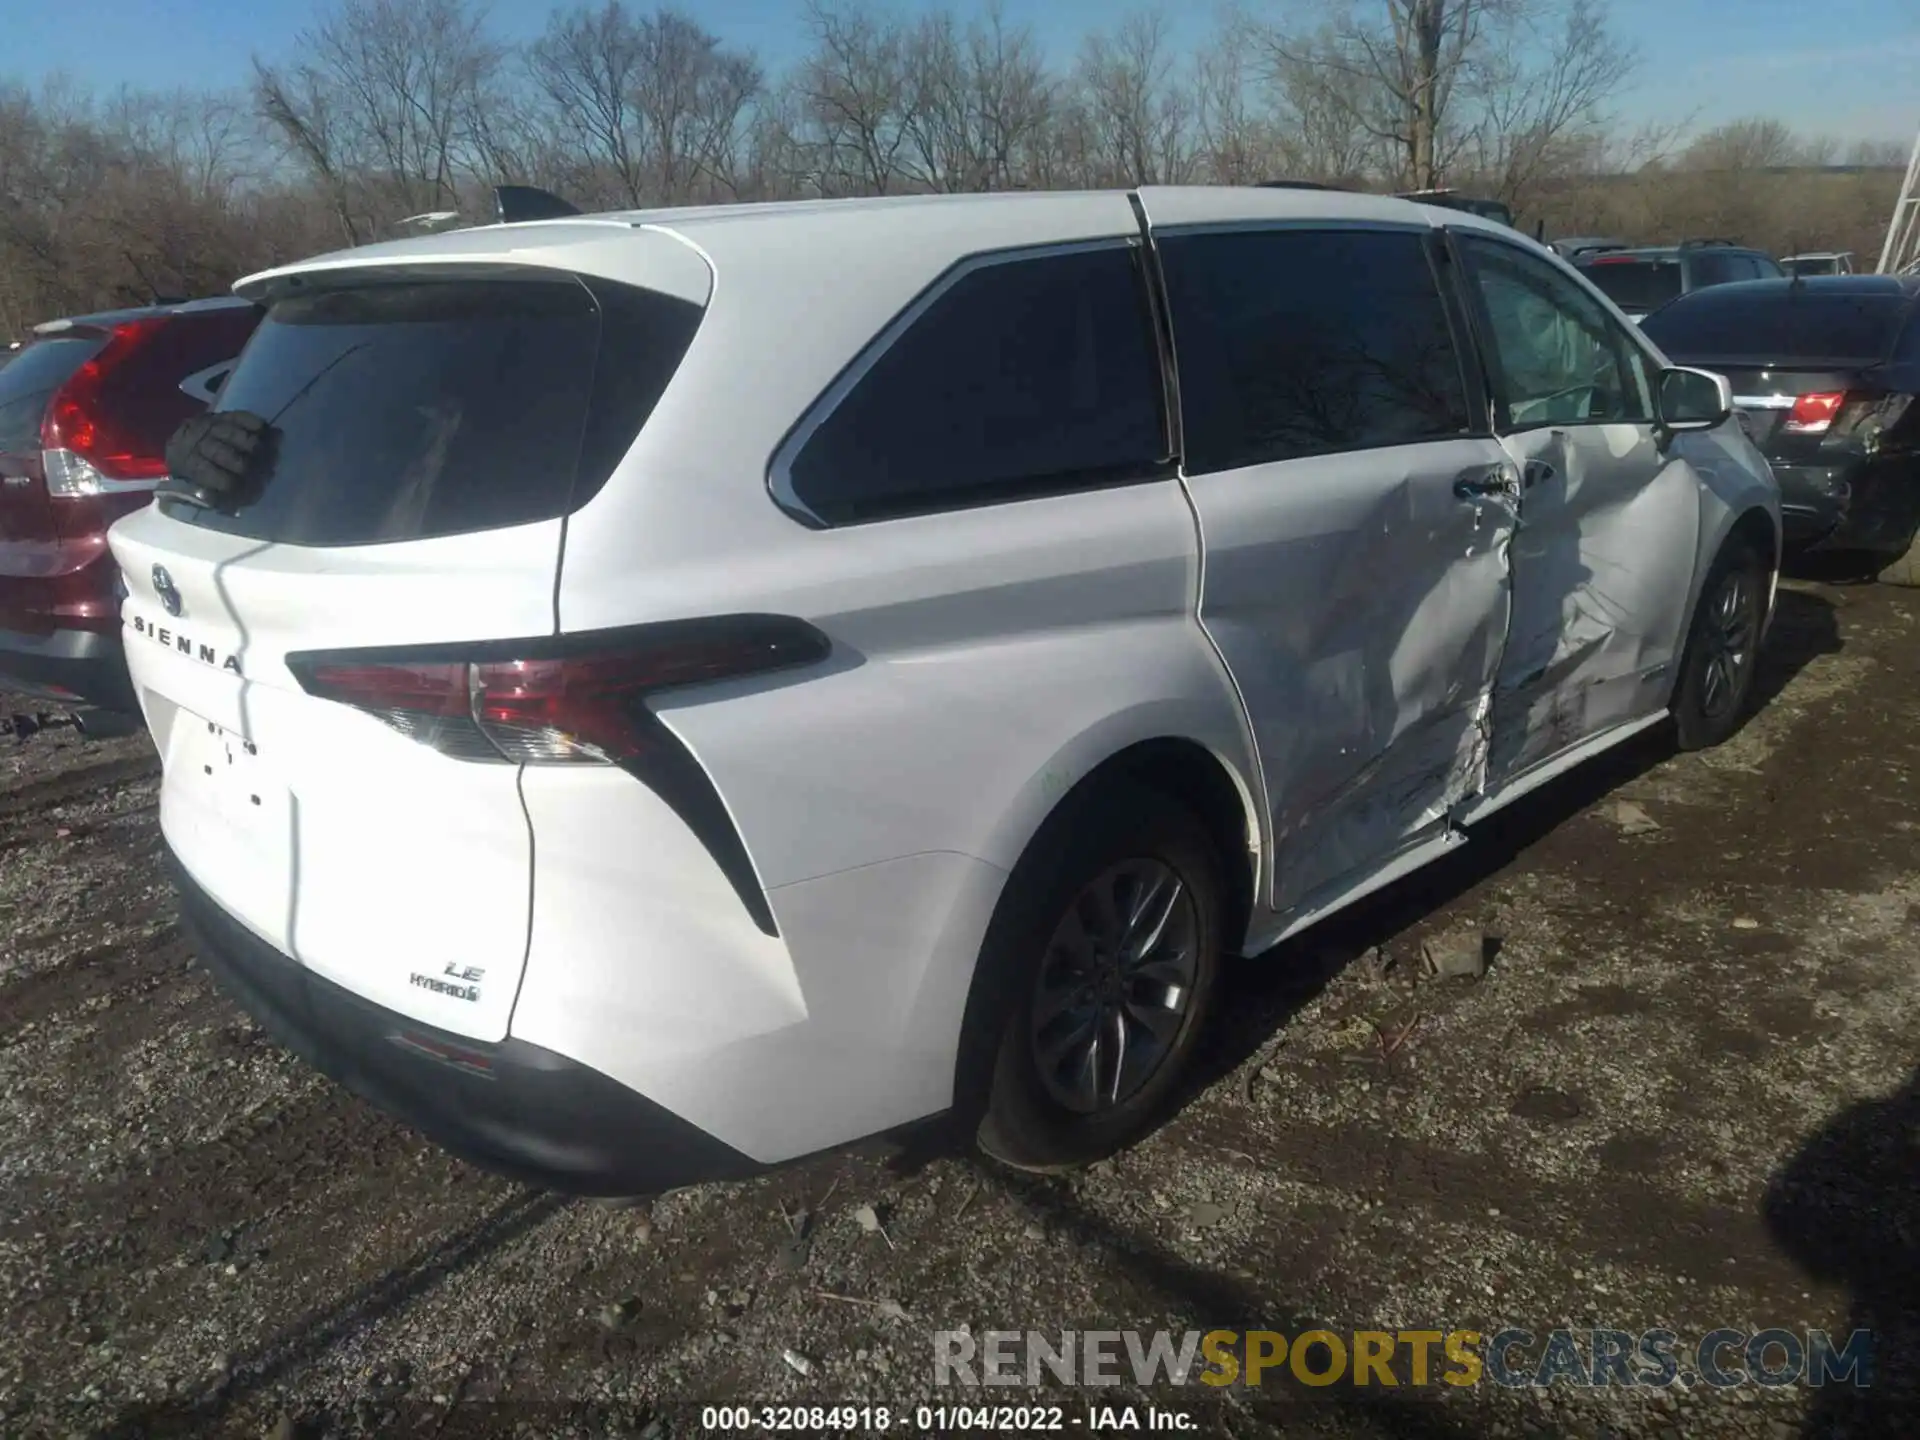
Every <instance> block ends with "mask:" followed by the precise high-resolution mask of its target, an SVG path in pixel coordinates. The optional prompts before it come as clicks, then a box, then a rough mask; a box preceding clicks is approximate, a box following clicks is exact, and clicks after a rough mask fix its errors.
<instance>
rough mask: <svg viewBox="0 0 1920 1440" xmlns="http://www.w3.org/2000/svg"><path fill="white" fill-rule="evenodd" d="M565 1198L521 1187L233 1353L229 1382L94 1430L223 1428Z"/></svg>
mask: <svg viewBox="0 0 1920 1440" xmlns="http://www.w3.org/2000/svg"><path fill="white" fill-rule="evenodd" d="M568 1203H569V1202H568V1200H567V1198H566V1197H565V1196H561V1195H549V1194H542V1193H540V1192H538V1191H520V1192H517V1193H515V1194H513V1195H509V1196H508V1197H507V1198H506V1199H504V1200H502V1201H500V1202H499V1203H498V1204H497V1205H495V1206H494V1207H493V1208H492V1209H491V1210H489V1211H488V1212H487V1213H486V1214H484V1215H481V1216H479V1217H477V1218H476V1219H475V1220H474V1221H473V1222H472V1223H470V1224H468V1225H466V1226H464V1227H462V1228H461V1229H459V1230H456V1231H454V1232H453V1233H452V1234H451V1235H448V1236H446V1237H444V1238H443V1239H441V1240H439V1241H437V1242H436V1243H435V1244H433V1245H431V1246H429V1247H427V1248H426V1249H424V1250H422V1251H419V1252H418V1253H416V1254H415V1255H414V1256H413V1258H412V1259H411V1260H409V1261H407V1262H405V1263H404V1264H401V1265H397V1266H395V1267H394V1268H393V1269H392V1270H390V1271H388V1272H387V1273H386V1274H385V1275H383V1276H382V1277H381V1278H380V1279H378V1280H375V1281H373V1282H371V1283H369V1284H367V1285H363V1286H361V1287H360V1288H359V1289H358V1290H355V1291H353V1292H352V1293H351V1294H349V1295H347V1296H345V1297H344V1298H343V1299H341V1300H340V1301H339V1302H337V1303H336V1304H334V1305H332V1306H330V1307H328V1308H327V1309H325V1310H321V1311H317V1312H316V1313H314V1314H312V1315H309V1316H307V1317H306V1318H305V1319H304V1320H301V1321H299V1322H298V1323H296V1324H294V1325H291V1326H289V1327H288V1328H287V1329H285V1330H283V1331H281V1332H280V1333H279V1334H278V1335H275V1336H273V1337H272V1338H270V1339H268V1340H267V1341H265V1342H264V1343H263V1344H260V1345H258V1346H255V1347H254V1348H253V1349H252V1350H251V1351H248V1352H243V1353H240V1354H237V1355H235V1356H234V1357H233V1361H232V1366H231V1368H230V1369H229V1371H228V1373H227V1375H226V1377H225V1380H224V1382H222V1383H220V1384H219V1385H218V1386H217V1388H215V1389H213V1390H211V1391H210V1392H209V1393H206V1394H204V1395H201V1396H199V1397H197V1398H183V1399H181V1400H178V1401H175V1402H173V1403H169V1404H159V1405H141V1406H137V1407H133V1408H130V1409H128V1410H126V1411H124V1412H123V1413H122V1414H121V1415H120V1416H119V1417H118V1418H117V1419H116V1420H114V1421H112V1422H110V1423H109V1424H108V1425H106V1426H105V1427H104V1428H102V1429H100V1430H97V1431H95V1432H93V1433H94V1435H95V1436H97V1437H98V1440H149V1437H168V1440H171V1437H175V1436H178V1437H183V1440H184V1437H188V1436H205V1435H210V1434H214V1433H216V1431H217V1429H218V1427H220V1426H221V1425H222V1423H223V1421H224V1420H225V1417H226V1416H227V1413H228V1411H230V1410H231V1409H232V1408H233V1407H234V1406H236V1405H238V1404H240V1403H241V1402H242V1401H244V1400H246V1399H247V1398H248V1397H249V1396H251V1395H253V1394H254V1393H256V1392H257V1391H260V1390H262V1389H264V1388H266V1387H267V1386H269V1385H271V1384H273V1383H274V1382H275V1381H276V1380H279V1379H281V1378H283V1377H284V1376H286V1375H287V1374H288V1373H289V1372H291V1371H293V1370H295V1369H298V1368H299V1367H300V1366H303V1365H306V1364H308V1363H310V1362H311V1361H313V1360H314V1359H316V1358H318V1357H319V1356H321V1355H323V1354H325V1353H326V1352H327V1351H328V1350H329V1349H331V1348H332V1347H333V1346H334V1345H335V1344H337V1343H338V1342H339V1341H340V1340H341V1339H343V1338H345V1337H346V1336H348V1335H352V1334H356V1333H360V1332H364V1331H365V1330H367V1329H369V1328H370V1327H372V1326H374V1325H376V1324H378V1323H379V1322H380V1321H381V1320H383V1319H384V1318H386V1317H387V1316H389V1315H392V1314H394V1313H395V1312H397V1311H399V1310H400V1309H401V1308H402V1307H403V1306H405V1305H407V1304H408V1303H410V1302H411V1301H413V1300H416V1299H418V1298H419V1297H420V1296H421V1295H423V1294H425V1293H426V1292H427V1291H429V1290H431V1289H433V1288H434V1287H435V1286H436V1285H438V1284H440V1283H441V1282H442V1281H443V1280H445V1279H447V1278H448V1277H449V1276H451V1275H456V1274H458V1273H459V1272H461V1271H462V1270H466V1269H468V1268H469V1267H471V1266H473V1265H475V1264H477V1263H479V1262H480V1261H482V1260H485V1259H486V1258H487V1257H488V1256H490V1255H492V1254H493V1253H494V1252H496V1251H498V1250H499V1249H500V1248H501V1247H503V1246H505V1245H507V1244H510V1243H511V1242H512V1241H514V1240H517V1239H519V1238H520V1237H521V1236H522V1235H525V1234H527V1233H528V1232H529V1231H532V1230H534V1229H535V1228H537V1227H538V1226H540V1225H541V1224H543V1223H545V1222H546V1221H547V1220H548V1219H549V1218H551V1217H552V1216H553V1215H556V1214H558V1213H559V1212H560V1211H561V1210H562V1209H564V1208H565V1207H566V1205H567V1204H568Z"/></svg>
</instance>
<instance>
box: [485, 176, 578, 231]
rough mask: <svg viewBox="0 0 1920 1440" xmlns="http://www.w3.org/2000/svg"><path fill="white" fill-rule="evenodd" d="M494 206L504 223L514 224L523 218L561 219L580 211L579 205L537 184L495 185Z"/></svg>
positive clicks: (501, 221)
mask: <svg viewBox="0 0 1920 1440" xmlns="http://www.w3.org/2000/svg"><path fill="white" fill-rule="evenodd" d="M493 208H494V211H495V212H496V213H497V214H498V215H499V216H500V223H501V224H502V225H514V224H517V223H519V222H520V221H522V220H559V219H561V218H563V217H564V216H567V215H578V214H579V213H580V207H579V206H578V205H575V204H572V203H571V202H569V201H566V200H562V199H561V198H560V197H559V196H558V195H555V194H554V193H553V192H552V191H550V190H542V189H540V188H539V187H538V186H536V185H496V186H494V187H493Z"/></svg>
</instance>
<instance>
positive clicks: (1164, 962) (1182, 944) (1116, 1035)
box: [1031, 860, 1200, 1115]
mask: <svg viewBox="0 0 1920 1440" xmlns="http://www.w3.org/2000/svg"><path fill="white" fill-rule="evenodd" d="M1199 945H1200V918H1199V911H1198V910H1197V908H1196V907H1195V904H1194V900H1193V895H1192V893H1191V891H1190V889H1189V887H1188V886H1187V885H1186V883H1185V882H1184V881H1183V880H1182V879H1181V878H1180V876H1179V874H1178V873H1177V872H1176V871H1175V870H1174V869H1173V868H1172V867H1171V866H1169V865H1167V864H1165V863H1163V862H1161V861H1158V860H1126V861H1122V862H1120V863H1119V864H1116V865H1112V866H1110V867H1108V868H1107V869H1106V870H1104V871H1102V872H1101V873H1100V874H1099V875H1098V876H1096V877H1095V878H1094V879H1093V880H1092V881H1091V882H1090V883H1088V884H1087V885H1086V886H1085V887H1084V888H1083V889H1082V890H1081V891H1080V893H1079V894H1078V895H1077V896H1075V897H1074V900H1073V903H1072V904H1070V905H1068V906H1067V909H1066V913H1065V914H1064V915H1063V916H1062V917H1061V919H1060V923H1059V924H1058V926H1056V927H1055V929H1054V932H1053V937H1052V939H1051V940H1049V941H1048V943H1047V950H1046V955H1045V957H1044V958H1043V959H1042V961H1041V965H1040V973H1039V976H1038V979H1037V981H1036V986H1037V988H1036V992H1035V995H1034V1004H1033V1025H1032V1035H1031V1040H1032V1046H1033V1059H1034V1062H1035V1065H1036V1068H1037V1069H1038V1070H1039V1073H1040V1078H1041V1080H1042V1082H1043V1083H1044V1084H1045V1085H1046V1088H1047V1091H1048V1093H1049V1094H1050V1095H1051V1096H1052V1097H1053V1098H1054V1100H1056V1101H1057V1102H1058V1103H1060V1104H1061V1105H1063V1106H1065V1107H1066V1108H1067V1109H1068V1110H1071V1111H1073V1112H1075V1113H1077V1114H1083V1115H1085V1114H1093V1113H1095V1112H1098V1111H1102V1110H1108V1109H1111V1108H1112V1107H1114V1106H1116V1105H1120V1104H1124V1103H1125V1102H1126V1101H1127V1100H1129V1099H1131V1098H1132V1097H1133V1096H1135V1095H1137V1094H1138V1093H1139V1092H1140V1090H1141V1089H1142V1087H1144V1086H1145V1085H1146V1084H1147V1082H1148V1081H1149V1080H1151V1079H1152V1078H1153V1077H1154V1075H1155V1074H1157V1073H1158V1072H1159V1070H1160V1068H1161V1066H1162V1065H1163V1064H1164V1063H1165V1062H1166V1059H1167V1056H1168V1055H1169V1054H1170V1053H1171V1051H1172V1049H1173V1046H1174V1043H1175V1041H1176V1040H1177V1039H1178V1038H1179V1035H1180V1030H1181V1027H1182V1025H1183V1024H1184V1023H1185V1021H1186V1017H1187V1010H1188V1006H1189V1004H1190V1002H1191V1000H1192V997H1193V989H1194V982H1195V979H1196V977H1197V976H1198V974H1199V966H1200V953H1199Z"/></svg>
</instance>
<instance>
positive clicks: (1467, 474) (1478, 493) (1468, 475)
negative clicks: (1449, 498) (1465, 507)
mask: <svg viewBox="0 0 1920 1440" xmlns="http://www.w3.org/2000/svg"><path fill="white" fill-rule="evenodd" d="M1513 490H1514V483H1513V473H1512V472H1511V471H1510V470H1508V468H1507V467H1506V466H1505V465H1476V466H1475V467H1474V468H1473V469H1471V470H1462V471H1461V472H1460V473H1459V474H1458V475H1456V476H1455V477H1454V481H1453V493H1454V494H1455V495H1456V496H1458V497H1459V498H1460V499H1462V500H1478V499H1481V498H1483V497H1485V496H1488V495H1510V494H1512V493H1513Z"/></svg>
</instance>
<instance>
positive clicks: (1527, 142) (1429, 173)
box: [1268, 0, 1635, 191]
mask: <svg viewBox="0 0 1920 1440" xmlns="http://www.w3.org/2000/svg"><path fill="white" fill-rule="evenodd" d="M1330 3H1331V4H1333V5H1335V6H1337V7H1338V8H1334V9H1332V10H1331V11H1330V12H1329V11H1326V10H1323V12H1322V13H1323V16H1324V19H1323V23H1322V24H1321V26H1320V27H1319V29H1317V30H1314V31H1311V32H1308V33H1305V34H1295V33H1289V32H1285V31H1282V32H1278V33H1274V34H1272V35H1271V36H1270V38H1269V40H1268V49H1269V54H1270V58H1271V62H1272V65H1273V69H1274V73H1275V77H1276V79H1277V80H1278V82H1279V83H1280V84H1281V86H1282V87H1283V89H1284V91H1285V92H1286V94H1287V96H1288V98H1289V101H1290V102H1291V104H1292V106H1293V108H1294V109H1296V110H1298V111H1302V112H1306V113H1314V114H1318V115H1321V116H1326V117H1334V118H1337V120H1338V122H1339V124H1341V125H1343V126H1346V127H1349V128H1351V129H1354V130H1357V131H1360V132H1363V133H1364V134H1366V135H1367V136H1368V137H1370V139H1371V140H1372V141H1373V142H1374V144H1375V145H1376V146H1377V147H1378V154H1377V159H1376V163H1377V164H1379V166H1380V167H1381V168H1382V169H1383V170H1384V171H1385V173H1386V174H1387V176H1388V177H1389V178H1390V179H1392V180H1393V181H1394V182H1395V183H1396V184H1397V185H1400V186H1403V187H1406V188H1410V189H1432V188H1437V187H1439V186H1440V185H1442V184H1444V183H1445V181H1446V179H1447V177H1448V175H1449V174H1450V173H1451V172H1453V171H1455V170H1457V169H1461V168H1471V169H1476V170H1482V171H1485V172H1488V173H1489V175H1490V177H1491V178H1492V179H1494V180H1495V182H1496V183H1498V184H1500V185H1502V186H1503V187H1504V188H1505V189H1507V190H1508V191H1513V190H1517V189H1518V188H1520V187H1521V186H1523V185H1524V184H1525V183H1527V182H1528V181H1530V180H1531V179H1533V178H1535V177H1537V176H1538V175H1540V174H1541V173H1542V172H1543V171H1544V170H1547V169H1550V168H1552V167H1553V166H1554V165H1555V164H1556V163H1557V157H1559V156H1562V155H1565V154H1567V153H1568V152H1569V151H1570V150H1571V151H1577V150H1578V148H1579V145H1578V142H1579V140H1580V138H1581V137H1580V132H1582V131H1590V130H1595V129H1598V128H1599V127H1600V126H1601V125H1602V124H1603V122H1604V118H1605V117H1604V116H1603V114H1602V109H1603V107H1604V106H1605V104H1606V103H1607V102H1608V101H1610V100H1611V99H1612V98H1613V97H1614V96H1615V95H1617V94H1618V92H1619V90H1620V89H1621V87H1622V86H1623V85H1624V83H1625V81H1626V80H1627V78H1628V77H1629V76H1630V74H1631V73H1632V70H1633V67H1634V63H1635V58H1634V55H1633V53H1632V51H1631V50H1630V49H1628V48H1627V47H1625V46H1623V45H1622V44H1620V43H1619V42H1618V40H1617V39H1616V37H1615V36H1614V35H1613V34H1612V32H1611V30H1610V27H1609V26H1608V24H1607V21H1606V12H1605V10H1604V8H1603V3H1602V0H1357V3H1349V4H1342V3H1341V0H1330Z"/></svg>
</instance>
